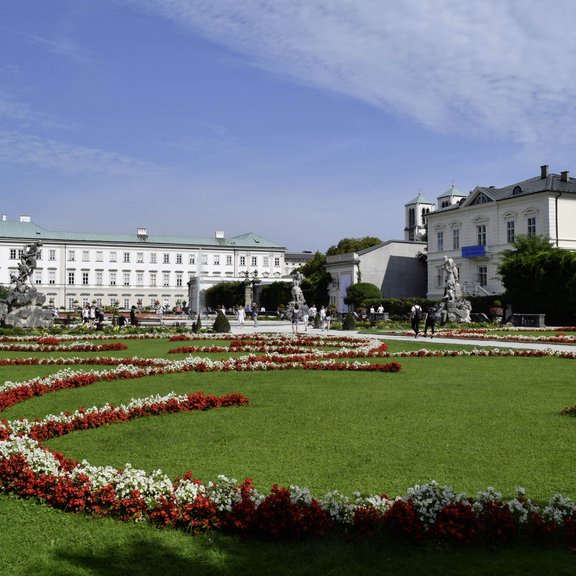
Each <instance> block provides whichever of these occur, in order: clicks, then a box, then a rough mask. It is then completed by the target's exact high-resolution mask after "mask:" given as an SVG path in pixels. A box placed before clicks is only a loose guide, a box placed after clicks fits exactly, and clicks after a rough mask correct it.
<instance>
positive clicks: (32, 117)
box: [0, 90, 69, 129]
mask: <svg viewBox="0 0 576 576" xmlns="http://www.w3.org/2000/svg"><path fill="white" fill-rule="evenodd" d="M0 121H1V122H2V123H3V124H4V126H6V125H7V124H8V123H9V122H11V123H12V124H14V125H15V126H17V127H18V128H28V127H30V126H34V127H36V128H46V129H51V128H65V127H67V126H66V125H65V124H64V123H63V122H60V121H58V120H57V119H55V118H53V117H52V116H50V115H48V114H45V113H43V112H39V111H37V110H34V109H32V108H31V107H30V106H29V105H28V104H26V103H24V102H22V101H19V100H17V99H16V98H13V97H11V96H9V95H8V94H6V93H3V92H2V91H1V90H0ZM68 127H69V126H68Z"/></svg>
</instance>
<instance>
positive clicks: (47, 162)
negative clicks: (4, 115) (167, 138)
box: [0, 132, 162, 176]
mask: <svg viewBox="0 0 576 576" xmlns="http://www.w3.org/2000/svg"><path fill="white" fill-rule="evenodd" d="M0 162H7V163H10V164H26V165H28V166H30V167H37V168H45V169H49V170H52V171H56V172H60V173H65V174H97V175H102V176H130V175H131V176H135V175H137V176H145V175H146V174H160V172H161V171H162V169H161V168H160V167H159V166H156V165H153V164H149V163H145V162H142V161H140V160H137V159H134V158H131V157H129V156H123V155H121V154H117V153H113V152H107V151H102V150H98V149H93V148H87V147H83V146H73V145H70V144H67V143H63V142H59V141H57V140H50V139H45V138H40V137H38V136H33V135H26V134H23V133H19V132H0Z"/></svg>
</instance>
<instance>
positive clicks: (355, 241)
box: [326, 236, 382, 256]
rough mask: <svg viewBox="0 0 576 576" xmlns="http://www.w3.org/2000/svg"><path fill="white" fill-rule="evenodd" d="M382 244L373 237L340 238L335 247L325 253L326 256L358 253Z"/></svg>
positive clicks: (378, 239)
mask: <svg viewBox="0 0 576 576" xmlns="http://www.w3.org/2000/svg"><path fill="white" fill-rule="evenodd" d="M378 244H382V240H380V238H376V237H375V236H364V237H363V238H342V240H340V242H338V244H337V245H336V246H330V248H328V250H327V251H326V256H334V255H335V254H349V253H350V252H358V251H360V250H365V249H366V248H372V246H378Z"/></svg>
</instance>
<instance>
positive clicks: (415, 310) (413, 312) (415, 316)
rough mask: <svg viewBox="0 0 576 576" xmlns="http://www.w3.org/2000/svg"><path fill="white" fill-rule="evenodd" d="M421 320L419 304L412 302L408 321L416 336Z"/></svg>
mask: <svg viewBox="0 0 576 576" xmlns="http://www.w3.org/2000/svg"><path fill="white" fill-rule="evenodd" d="M421 320H422V307H421V306H420V304H414V306H412V308H411V309H410V323H411V324H412V330H414V334H415V335H416V338H418V333H419V332H420V321H421Z"/></svg>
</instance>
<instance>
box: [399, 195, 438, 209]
mask: <svg viewBox="0 0 576 576" xmlns="http://www.w3.org/2000/svg"><path fill="white" fill-rule="evenodd" d="M411 204H431V205H433V204H434V202H430V200H428V199H427V198H424V196H422V194H421V193H420V192H418V196H416V198H414V199H412V200H410V202H406V204H404V206H410V205H411Z"/></svg>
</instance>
